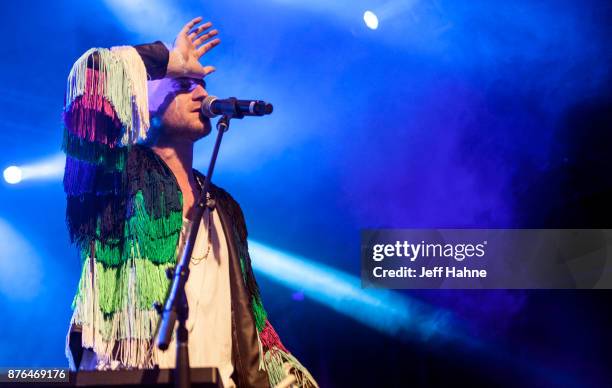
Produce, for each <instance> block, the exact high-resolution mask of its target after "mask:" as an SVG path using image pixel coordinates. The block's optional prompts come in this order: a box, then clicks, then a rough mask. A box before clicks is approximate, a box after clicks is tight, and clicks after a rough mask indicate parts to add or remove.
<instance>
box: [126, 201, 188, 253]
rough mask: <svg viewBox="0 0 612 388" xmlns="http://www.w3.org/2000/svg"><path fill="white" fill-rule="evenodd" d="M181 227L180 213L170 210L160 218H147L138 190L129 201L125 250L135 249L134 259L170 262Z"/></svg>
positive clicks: (143, 202)
mask: <svg viewBox="0 0 612 388" xmlns="http://www.w3.org/2000/svg"><path fill="white" fill-rule="evenodd" d="M160 201H163V195H161V196H160ZM181 202H182V201H181ZM182 226H183V212H182V211H170V212H168V214H167V216H166V217H161V218H153V217H151V216H150V215H149V214H148V213H147V210H146V208H145V201H144V196H143V193H142V191H138V192H137V193H136V195H135V196H134V199H133V214H132V216H131V217H130V218H129V219H128V220H127V222H126V225H125V237H126V244H127V246H126V250H128V251H130V250H135V251H137V252H138V255H137V257H141V258H146V259H148V260H150V261H152V262H154V263H158V264H161V263H174V262H176V247H177V245H178V240H179V237H180V232H181V228H182Z"/></svg>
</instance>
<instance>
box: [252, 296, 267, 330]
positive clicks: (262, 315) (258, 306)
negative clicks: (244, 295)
mask: <svg viewBox="0 0 612 388" xmlns="http://www.w3.org/2000/svg"><path fill="white" fill-rule="evenodd" d="M251 303H252V305H253V306H252V307H253V315H254V316H255V326H256V327H257V332H259V333H261V331H262V330H263V329H264V327H265V326H266V320H267V319H268V313H266V310H265V309H264V307H263V303H262V302H261V298H259V296H257V295H253V297H252V298H251Z"/></svg>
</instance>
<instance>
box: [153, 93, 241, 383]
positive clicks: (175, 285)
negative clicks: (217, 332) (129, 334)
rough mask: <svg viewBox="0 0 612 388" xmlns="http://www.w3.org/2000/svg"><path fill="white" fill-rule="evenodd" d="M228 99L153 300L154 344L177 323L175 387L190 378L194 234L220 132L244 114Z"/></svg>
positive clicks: (164, 343)
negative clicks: (164, 284) (164, 292)
mask: <svg viewBox="0 0 612 388" xmlns="http://www.w3.org/2000/svg"><path fill="white" fill-rule="evenodd" d="M232 99H233V100H234V112H233V113H230V114H224V115H223V116H222V117H221V118H220V119H219V121H218V122H217V140H216V141H215V147H214V149H213V153H212V156H211V158H210V164H209V165H208V173H207V174H206V178H205V180H204V184H203V186H202V195H201V196H200V198H199V199H198V201H197V205H196V206H195V209H194V212H193V216H192V220H191V222H189V223H188V224H187V226H186V227H185V231H184V241H185V245H184V247H183V249H182V254H181V257H180V260H179V262H178V264H177V265H176V267H175V269H168V271H167V272H166V275H167V276H168V278H169V279H173V280H172V286H171V287H170V292H169V293H168V297H167V298H166V303H165V304H164V305H163V306H162V305H161V304H159V303H155V305H154V306H155V309H156V310H157V311H158V312H159V314H160V315H161V323H160V325H159V330H158V333H159V334H158V339H157V347H158V348H159V349H161V350H166V349H168V346H169V345H170V342H171V340H172V330H173V329H174V326H175V325H176V321H178V326H177V328H176V342H177V346H176V365H175V371H174V386H175V387H177V388H189V387H190V386H191V378H190V375H189V348H188V344H189V341H188V331H187V326H186V323H187V319H188V317H189V304H188V303H187V296H186V294H185V284H187V279H188V278H189V262H190V261H191V256H192V254H193V248H194V245H195V242H196V237H197V236H198V229H199V228H200V222H201V220H202V216H203V215H204V211H205V208H206V207H207V206H208V207H210V208H211V210H212V209H213V208H214V200H212V199H210V196H209V194H208V193H209V189H210V180H211V178H212V175H213V171H214V168H215V163H216V161H217V155H218V153H219V147H220V146H221V140H222V139H223V134H224V133H225V132H227V131H228V130H229V125H230V120H231V119H232V118H237V119H241V118H243V117H244V115H243V114H241V113H240V111H239V110H238V105H237V104H236V102H235V101H236V98H234V97H232Z"/></svg>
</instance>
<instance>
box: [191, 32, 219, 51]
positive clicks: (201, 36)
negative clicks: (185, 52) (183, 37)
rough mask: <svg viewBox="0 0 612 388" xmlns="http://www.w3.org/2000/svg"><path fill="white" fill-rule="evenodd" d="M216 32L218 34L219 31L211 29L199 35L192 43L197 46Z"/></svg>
mask: <svg viewBox="0 0 612 388" xmlns="http://www.w3.org/2000/svg"><path fill="white" fill-rule="evenodd" d="M217 34H219V31H217V30H212V31H209V32H207V33H206V34H203V35H200V36H199V37H198V38H197V39H196V40H194V41H193V45H194V46H196V47H198V46H199V45H201V44H202V43H204V42H206V41H207V40H208V39H210V38H212V37H213V36H216V35H217Z"/></svg>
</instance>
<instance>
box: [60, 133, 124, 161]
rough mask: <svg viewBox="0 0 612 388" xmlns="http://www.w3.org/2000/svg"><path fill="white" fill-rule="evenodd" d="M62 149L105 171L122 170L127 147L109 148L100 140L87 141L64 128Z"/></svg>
mask: <svg viewBox="0 0 612 388" xmlns="http://www.w3.org/2000/svg"><path fill="white" fill-rule="evenodd" d="M62 151H64V152H65V153H66V154H67V155H69V156H72V157H73V158H76V159H79V160H83V161H86V162H89V163H92V164H96V165H99V166H100V167H104V168H105V170H106V171H109V170H117V171H123V169H124V168H125V161H126V159H127V153H128V151H129V150H128V147H121V148H119V147H115V148H111V147H109V146H108V145H106V144H102V143H100V142H89V141H87V140H83V139H81V138H79V137H78V136H76V135H74V134H71V133H70V132H68V130H67V129H66V128H64V138H63V141H62Z"/></svg>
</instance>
